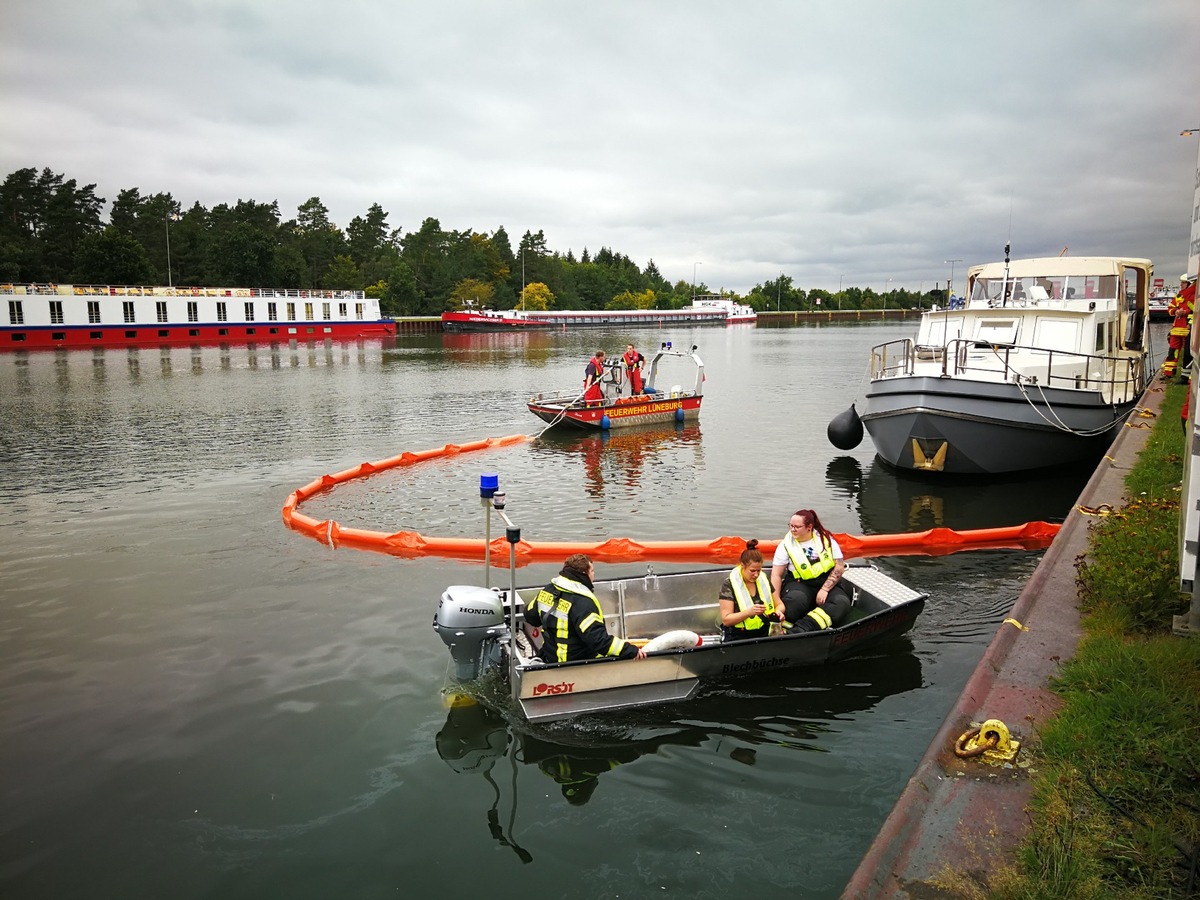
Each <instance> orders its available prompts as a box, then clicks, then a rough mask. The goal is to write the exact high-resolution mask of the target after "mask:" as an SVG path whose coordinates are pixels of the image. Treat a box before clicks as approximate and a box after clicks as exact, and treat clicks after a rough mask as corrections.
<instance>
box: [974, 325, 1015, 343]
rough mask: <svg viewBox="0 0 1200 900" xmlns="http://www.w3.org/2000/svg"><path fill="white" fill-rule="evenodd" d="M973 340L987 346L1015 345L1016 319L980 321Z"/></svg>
mask: <svg viewBox="0 0 1200 900" xmlns="http://www.w3.org/2000/svg"><path fill="white" fill-rule="evenodd" d="M975 340H977V341H983V342H986V343H988V344H1015V343H1016V342H1017V320H1016V319H980V320H979V328H978V329H977V330H976V332H975Z"/></svg>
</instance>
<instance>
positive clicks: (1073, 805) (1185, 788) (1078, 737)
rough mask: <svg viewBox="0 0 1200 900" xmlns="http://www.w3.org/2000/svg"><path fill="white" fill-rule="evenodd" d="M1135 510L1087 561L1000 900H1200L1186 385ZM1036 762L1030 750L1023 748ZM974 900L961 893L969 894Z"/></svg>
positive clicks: (1143, 459) (1080, 564)
mask: <svg viewBox="0 0 1200 900" xmlns="http://www.w3.org/2000/svg"><path fill="white" fill-rule="evenodd" d="M1165 390H1166V394H1165V396H1164V398H1163V403H1162V407H1161V410H1160V412H1159V417H1158V420H1157V421H1156V422H1155V425H1154V429H1153V432H1152V434H1151V435H1150V438H1149V439H1148V441H1147V443H1146V446H1145V448H1144V449H1143V451H1142V453H1141V454H1140V455H1139V457H1138V460H1137V462H1136V464H1135V466H1134V468H1133V469H1132V470H1131V471H1130V473H1129V474H1128V476H1127V477H1126V481H1125V484H1126V496H1127V498H1128V500H1127V502H1126V503H1125V505H1124V506H1122V507H1120V508H1119V509H1116V510H1114V511H1113V512H1112V514H1111V515H1109V516H1107V517H1105V518H1101V519H1098V520H1097V521H1096V522H1095V523H1094V524H1093V525H1092V526H1091V529H1090V534H1089V547H1090V549H1089V552H1088V554H1087V555H1086V557H1081V558H1080V559H1078V560H1077V561H1076V568H1077V572H1078V578H1077V582H1078V585H1079V601H1080V605H1081V610H1082V612H1083V614H1084V615H1083V623H1082V624H1083V629H1084V636H1083V638H1082V640H1081V641H1080V644H1079V647H1078V650H1077V652H1076V653H1075V655H1074V657H1072V659H1071V660H1069V661H1068V662H1066V663H1065V664H1064V665H1063V667H1062V669H1061V672H1060V674H1059V676H1058V678H1057V679H1055V681H1054V682H1053V684H1052V687H1053V689H1054V690H1055V691H1056V692H1057V693H1058V694H1059V695H1060V696H1061V697H1062V698H1063V700H1064V704H1065V705H1064V708H1063V709H1062V711H1061V712H1060V714H1059V715H1058V716H1057V717H1055V719H1054V720H1052V721H1051V722H1049V723H1047V725H1046V726H1045V727H1044V728H1043V729H1042V730H1041V733H1040V734H1039V735H1038V736H1037V740H1035V741H1034V742H1033V744H1034V747H1033V749H1032V753H1033V764H1032V765H1031V767H1030V770H1029V771H1031V773H1032V774H1031V776H1030V777H1031V778H1032V780H1033V788H1034V790H1033V799H1032V802H1031V806H1030V816H1031V827H1030V831H1029V833H1028V836H1027V837H1026V839H1025V841H1024V843H1023V844H1022V847H1021V849H1020V851H1019V853H1018V856H1017V858H1016V860H1014V865H1013V866H1012V867H1011V868H1007V869H1005V870H1004V871H1002V872H1000V873H998V874H997V875H996V876H995V877H994V878H993V879H992V880H991V883H990V885H989V886H988V888H987V889H980V890H978V892H977V894H976V896H978V897H988V898H992V900H1042V898H1045V900H1051V898H1053V900H1108V898H1121V900H1130V898H1133V900H1140V898H1146V900H1150V898H1153V900H1163V898H1175V897H1178V898H1184V897H1200V871H1197V870H1196V869H1197V867H1198V866H1200V861H1198V858H1197V857H1198V853H1200V849H1198V848H1200V639H1197V638H1195V637H1191V638H1185V637H1180V636H1177V635H1175V634H1173V633H1172V631H1171V626H1172V617H1173V616H1174V615H1177V614H1181V613H1184V612H1186V611H1187V609H1188V606H1189V603H1190V598H1189V597H1187V596H1186V595H1184V594H1181V593H1180V592H1179V585H1178V528H1179V520H1180V519H1179V505H1180V482H1181V479H1182V473H1183V435H1182V432H1181V429H1180V425H1179V411H1180V407H1181V406H1182V404H1183V400H1184V394H1185V388H1183V387H1182V386H1180V385H1167V386H1165ZM1022 753H1025V750H1022ZM971 893H973V892H972V891H970V890H968V891H967V893H964V894H961V896H969V895H970V894H971Z"/></svg>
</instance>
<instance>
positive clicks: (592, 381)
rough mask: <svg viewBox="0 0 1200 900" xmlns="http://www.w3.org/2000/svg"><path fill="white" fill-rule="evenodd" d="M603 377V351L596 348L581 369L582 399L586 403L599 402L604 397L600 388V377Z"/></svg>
mask: <svg viewBox="0 0 1200 900" xmlns="http://www.w3.org/2000/svg"><path fill="white" fill-rule="evenodd" d="M603 377H604V351H603V350H597V351H596V355H595V356H593V357H592V358H591V359H589V360H588V364H587V368H586V369H584V370H583V399H584V400H585V401H587V402H588V403H591V402H593V401H594V402H597V403H599V402H600V401H602V400H603V399H604V394H603V393H602V392H601V390H600V379H601V378H603Z"/></svg>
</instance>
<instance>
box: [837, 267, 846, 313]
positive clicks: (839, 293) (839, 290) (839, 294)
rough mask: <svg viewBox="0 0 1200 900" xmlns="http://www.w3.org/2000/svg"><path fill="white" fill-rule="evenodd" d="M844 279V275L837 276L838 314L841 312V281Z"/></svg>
mask: <svg viewBox="0 0 1200 900" xmlns="http://www.w3.org/2000/svg"><path fill="white" fill-rule="evenodd" d="M845 277H846V276H845V275H839V276H838V311H839V312H841V309H842V279H843V278H845Z"/></svg>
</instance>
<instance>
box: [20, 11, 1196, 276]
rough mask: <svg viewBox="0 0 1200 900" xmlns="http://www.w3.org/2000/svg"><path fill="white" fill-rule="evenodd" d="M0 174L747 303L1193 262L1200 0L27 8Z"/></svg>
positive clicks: (1169, 271) (1171, 272) (1168, 271)
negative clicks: (483, 252) (952, 279)
mask: <svg viewBox="0 0 1200 900" xmlns="http://www.w3.org/2000/svg"><path fill="white" fill-rule="evenodd" d="M0 26H2V28H3V33H4V51H3V52H2V53H0V96H2V97H3V111H4V113H3V116H4V125H3V128H0V167H2V169H3V171H2V172H0V177H3V176H5V175H8V174H9V173H11V172H13V171H15V170H16V169H19V168H24V167H28V166H32V167H35V168H38V169H41V168H44V167H49V168H50V169H52V170H53V171H55V172H59V173H61V174H63V175H65V176H66V177H68V178H74V179H76V180H77V181H78V182H80V183H81V184H90V183H95V184H96V191H97V194H98V195H99V196H102V197H105V198H107V199H108V200H109V201H111V200H113V199H114V198H115V197H116V195H117V193H118V192H119V191H120V190H122V189H124V188H130V187H136V188H138V189H139V190H141V192H142V193H143V194H151V193H157V192H160V191H161V192H170V193H171V194H172V195H173V196H174V197H175V198H176V199H177V200H179V201H180V202H181V203H183V205H184V206H185V207H187V206H191V205H192V203H194V202H197V201H198V202H200V203H201V204H203V205H205V206H207V207H212V206H215V205H216V204H219V203H235V202H236V201H237V200H239V199H246V200H250V199H252V200H256V201H259V202H270V201H272V200H276V201H278V203H279V209H280V215H281V217H282V218H283V219H289V218H294V217H295V215H296V207H297V206H298V205H299V204H300V203H303V202H304V201H305V200H307V199H308V198H309V197H313V196H317V197H320V198H321V200H322V201H323V202H324V203H325V205H326V206H327V207H328V208H329V211H330V216H331V218H332V220H333V221H334V222H335V223H336V224H338V225H339V226H341V227H343V228H344V227H345V226H346V225H347V224H348V223H349V221H350V220H351V219H352V218H353V217H354V216H356V215H362V214H364V213H365V212H366V210H367V208H368V207H369V206H370V205H371V204H372V203H379V204H380V205H381V206H382V207H383V208H384V209H385V210H386V211H387V213H388V222H389V224H390V225H391V226H392V227H400V228H403V229H404V230H405V231H409V230H415V229H416V228H418V227H419V226H420V223H421V221H422V220H424V219H425V218H427V217H434V218H437V219H438V220H439V221H440V222H441V224H442V227H443V228H446V229H453V230H465V229H474V230H476V231H481V232H486V233H489V234H490V233H491V232H493V231H495V230H496V229H497V228H498V227H500V226H504V228H505V229H506V230H507V231H508V233H509V235H510V237H511V239H512V242H513V246H514V248H515V246H516V244H517V241H518V240H519V238H520V236H521V234H522V233H523V232H525V231H526V230H527V229H528V230H534V231H536V230H537V229H539V228H540V229H542V230H544V232H545V236H546V241H547V245H548V247H549V248H550V249H551V250H558V251H561V252H564V253H565V252H566V251H567V250H568V249H571V250H574V252H575V254H576V255H577V256H578V255H579V253H580V252H581V251H582V250H583V248H584V247H587V248H589V249H590V250H591V251H592V252H593V253H594V252H595V251H596V250H598V249H599V248H600V247H601V246H607V247H609V248H611V249H613V250H615V251H617V252H620V253H624V254H626V255H628V256H630V257H631V258H632V259H633V260H634V261H635V262H636V263H638V265H641V266H644V265H645V264H646V262H647V261H648V260H650V259H653V260H654V261H655V262H656V263H657V265H658V267H659V270H660V271H661V272H662V273H663V275H664V276H666V277H667V278H668V279H670V280H672V281H678V280H683V281H691V280H692V277H693V272H694V273H695V275H696V279H697V281H699V282H702V283H704V284H705V285H707V286H708V287H709V288H710V289H713V290H715V289H720V288H724V289H727V290H735V291H738V292H741V293H744V292H746V291H748V290H749V289H750V288H751V287H753V286H754V285H755V284H759V283H762V282H765V281H767V280H770V279H774V278H775V277H777V276H778V275H779V274H780V273H784V274H787V275H789V276H791V277H792V278H793V279H794V281H795V283H796V284H797V285H798V286H800V287H804V288H811V287H824V288H828V289H830V290H836V289H837V287H838V285H839V281H841V282H842V283H844V284H845V285H846V286H849V285H860V286H863V287H867V286H869V287H873V288H874V289H875V290H883V289H885V288H886V287H888V286H889V285H890V286H892V287H895V286H900V287H909V288H912V289H917V288H920V287H922V286H923V287H925V288H929V287H932V285H933V282H935V281H944V280H945V279H946V278H947V277H948V276H949V274H950V269H951V266H950V265H949V264H948V263H946V262H945V261H946V260H951V259H957V260H961V262H958V263H955V274H956V276H958V277H957V279H956V281H957V282H958V284H959V285H961V283H962V279H961V273H962V272H963V269H964V267H965V266H968V265H972V264H975V263H981V262H988V261H992V260H996V259H1001V258H1002V257H1003V247H1004V243H1005V242H1006V241H1009V240H1011V242H1012V253H1013V256H1014V257H1027V256H1045V255H1050V256H1056V255H1058V254H1059V252H1060V251H1061V250H1062V249H1063V248H1064V247H1068V248H1069V251H1068V252H1069V253H1070V254H1072V255H1080V256H1081V255H1123V256H1124V255H1127V256H1146V257H1150V258H1151V259H1152V260H1154V262H1155V270H1156V275H1158V276H1165V277H1166V278H1167V281H1168V283H1172V282H1174V281H1175V280H1177V279H1178V276H1179V274H1180V273H1181V272H1182V271H1183V269H1184V266H1185V263H1186V259H1187V247H1188V238H1189V230H1190V227H1191V212H1192V195H1193V186H1194V185H1193V182H1194V177H1195V174H1196V167H1197V158H1198V156H1200V152H1198V151H1200V147H1198V145H1200V135H1197V136H1195V137H1181V136H1180V134H1179V132H1180V131H1181V130H1183V129H1185V128H1190V127H1200V0H1136V2H1134V0H1080V2H1076V0H1066V2H1062V0H1031V2H1024V0H1017V2H1012V0H1010V2H1005V3H998V2H984V0H978V2H924V0H909V2H889V0H825V2H800V0H792V2H756V0H740V2H710V0H686V2H682V0H679V2H676V0H672V2H655V0H636V2H624V0H616V2H613V0H608V2H591V3H580V2H574V0H556V2H549V0H548V2H542V3H519V2H475V0H464V2H454V0H438V2H422V3H412V2H400V0H376V2H365V0H340V2H337V3H334V2H319V0H280V2H266V0H145V2H142V0H3V3H2V6H0Z"/></svg>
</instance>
